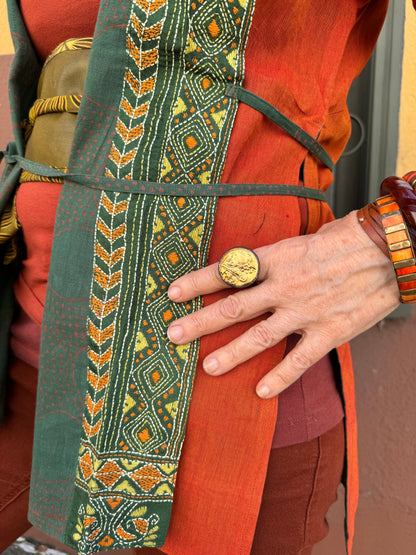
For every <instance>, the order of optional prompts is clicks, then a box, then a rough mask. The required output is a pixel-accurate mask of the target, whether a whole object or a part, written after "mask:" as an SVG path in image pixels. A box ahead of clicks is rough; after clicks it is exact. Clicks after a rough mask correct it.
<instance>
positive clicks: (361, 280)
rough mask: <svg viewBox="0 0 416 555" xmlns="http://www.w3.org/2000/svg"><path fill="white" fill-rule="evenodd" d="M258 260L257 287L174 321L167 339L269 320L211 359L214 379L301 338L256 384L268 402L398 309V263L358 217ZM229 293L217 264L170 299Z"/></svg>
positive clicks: (208, 366)
mask: <svg viewBox="0 0 416 555" xmlns="http://www.w3.org/2000/svg"><path fill="white" fill-rule="evenodd" d="M255 252H256V254H257V256H258V257H259V260H260V275H259V283H258V284H257V285H256V286H255V287H251V288H248V289H243V290H238V291H236V292H235V293H233V294H231V295H228V296H227V297H226V298H224V299H221V300H219V301H217V302H215V303H213V304H211V305H209V306H207V307H205V308H202V309H201V310H198V311H196V312H194V313H193V314H190V315H188V316H185V317H184V318H181V319H179V320H176V321H175V322H173V323H172V324H171V326H170V327H169V330H168V335H169V338H170V340H171V341H173V342H174V343H177V344H184V343H188V342H189V341H192V340H194V339H196V338H197V337H202V336H204V335H206V334H209V333H213V332H216V331H219V330H222V329H224V328H227V327H228V326H231V325H233V324H235V323H237V322H241V321H247V320H250V319H252V318H255V317H257V316H260V315H262V314H267V315H268V317H267V318H266V319H264V320H261V321H260V322H258V323H256V324H254V325H253V326H252V327H251V328H250V329H249V330H248V331H246V332H244V333H243V334H242V335H240V336H239V337H238V338H236V339H234V340H233V341H231V342H230V343H228V344H226V345H224V346H223V347H221V348H220V349H218V350H216V351H214V352H212V353H210V354H209V355H208V356H207V357H206V358H205V360H204V361H203V367H204V369H205V371H206V372H208V373H209V374H211V375H215V376H218V375H221V374H224V373H226V372H229V371H231V370H232V369H233V368H234V367H235V366H237V365H238V364H239V363H241V362H243V361H246V360H248V359H250V358H251V357H253V356H254V355H256V354H258V353H260V352H262V351H264V350H266V349H268V348H269V347H272V346H273V345H275V344H277V343H278V342H279V341H281V340H282V339H284V338H285V337H286V336H288V335H290V334H291V333H297V334H299V335H301V339H300V341H299V342H298V343H297V345H296V347H295V348H294V349H293V350H292V351H291V352H290V353H288V354H287V355H286V356H285V358H284V359H283V360H282V361H281V362H280V363H279V364H278V365H277V366H276V367H275V368H273V369H271V370H270V371H269V372H268V373H267V374H266V375H265V376H264V377H263V378H262V379H261V380H260V382H259V383H258V384H257V388H256V392H257V394H258V395H259V396H260V397H262V398H270V397H273V396H275V395H277V394H279V393H280V392H281V391H283V390H284V389H285V388H287V387H288V386H289V385H291V384H292V383H293V382H294V381H296V380H297V379H298V378H299V377H300V376H301V375H302V374H303V373H304V372H305V371H306V370H307V369H308V368H309V367H310V366H312V365H313V364H314V363H315V362H317V361H318V360H319V359H321V358H322V357H323V356H324V355H325V354H326V353H328V352H329V351H330V350H331V349H333V348H335V347H338V346H339V345H341V344H342V343H345V342H346V341H349V340H350V339H352V338H353V337H355V336H357V335H358V334H360V333H362V332H363V331H365V330H367V329H368V328H370V327H371V326H373V325H374V324H375V323H376V322H378V321H379V320H381V319H382V318H384V317H385V316H387V315H388V314H389V313H390V312H391V311H392V310H393V309H394V308H396V307H397V306H398V304H399V291H398V287H397V284H396V279H395V274H394V269H393V266H392V263H391V261H390V260H389V259H388V258H387V257H386V256H385V255H384V254H383V253H382V252H381V250H380V249H379V248H378V247H377V246H376V245H375V244H374V243H373V241H372V240H371V239H370V238H369V237H368V236H367V234H366V233H365V232H364V231H363V230H362V229H361V226H360V225H359V223H358V221H357V218H356V213H355V212H353V213H351V214H349V215H347V216H346V217H344V218H342V219H339V220H335V221H333V222H330V223H328V224H325V225H324V226H323V227H322V228H321V229H320V230H319V231H318V232H317V233H315V234H312V235H307V236H302V237H294V238H290V239H286V240H284V241H281V242H278V243H275V244H272V245H267V246H264V247H261V248H258V249H256V250H255ZM224 288H225V285H224V282H223V281H222V280H221V278H220V277H219V274H218V266H217V264H212V265H210V266H207V267H206V268H203V269H201V270H198V271H196V272H192V273H190V274H187V275H184V276H182V277H181V278H179V279H177V280H176V281H175V282H173V283H172V284H171V286H170V288H169V291H168V294H169V297H170V298H171V300H172V301H175V302H184V301H188V300H190V299H192V298H194V297H196V296H198V295H206V294H209V293H213V292H215V291H218V290H220V289H224Z"/></svg>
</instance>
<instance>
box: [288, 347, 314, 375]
mask: <svg viewBox="0 0 416 555" xmlns="http://www.w3.org/2000/svg"><path fill="white" fill-rule="evenodd" d="M291 359H292V364H293V366H294V367H295V368H297V369H300V370H307V369H308V368H310V367H311V366H312V365H313V362H314V361H313V360H312V357H311V356H309V355H307V354H306V353H305V352H304V351H301V350H300V349H295V350H294V351H292V353H291Z"/></svg>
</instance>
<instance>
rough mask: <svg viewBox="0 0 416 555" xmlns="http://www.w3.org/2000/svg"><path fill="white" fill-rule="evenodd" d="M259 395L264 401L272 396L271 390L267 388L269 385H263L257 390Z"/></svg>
mask: <svg viewBox="0 0 416 555" xmlns="http://www.w3.org/2000/svg"><path fill="white" fill-rule="evenodd" d="M257 395H258V396H259V397H261V398H262V399H267V398H268V397H269V395H270V389H269V388H268V387H267V385H261V386H260V387H259V388H257Z"/></svg>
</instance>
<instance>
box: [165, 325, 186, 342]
mask: <svg viewBox="0 0 416 555" xmlns="http://www.w3.org/2000/svg"><path fill="white" fill-rule="evenodd" d="M182 336H183V329H182V326H171V327H170V328H168V337H169V339H170V340H171V341H173V342H174V343H177V342H178V341H180V340H181V339H182Z"/></svg>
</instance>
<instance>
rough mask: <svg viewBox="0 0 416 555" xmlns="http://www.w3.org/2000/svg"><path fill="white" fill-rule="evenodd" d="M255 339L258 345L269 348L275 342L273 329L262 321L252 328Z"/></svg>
mask: <svg viewBox="0 0 416 555" xmlns="http://www.w3.org/2000/svg"><path fill="white" fill-rule="evenodd" d="M252 334H253V340H254V342H255V343H256V345H259V346H260V347H262V348H264V349H268V348H269V347H272V346H273V345H274V344H275V340H274V337H273V333H272V330H271V329H270V328H269V327H268V326H267V324H266V323H265V322H260V323H259V324H256V325H255V326H254V327H253V328H252Z"/></svg>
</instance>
